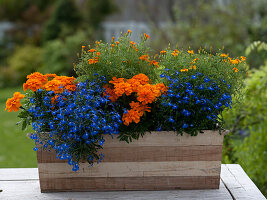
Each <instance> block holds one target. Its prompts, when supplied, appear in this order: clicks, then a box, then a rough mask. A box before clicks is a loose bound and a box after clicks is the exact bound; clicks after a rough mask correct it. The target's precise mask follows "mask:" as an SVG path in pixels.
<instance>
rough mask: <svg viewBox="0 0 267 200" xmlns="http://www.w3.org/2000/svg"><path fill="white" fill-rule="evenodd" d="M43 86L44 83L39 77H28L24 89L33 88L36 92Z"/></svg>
mask: <svg viewBox="0 0 267 200" xmlns="http://www.w3.org/2000/svg"><path fill="white" fill-rule="evenodd" d="M42 86H43V83H42V82H41V81H40V80H38V79H28V80H27V81H26V83H24V84H23V90H24V91H26V90H32V91H33V92H36V91H37V90H38V89H40V88H41V87H42Z"/></svg>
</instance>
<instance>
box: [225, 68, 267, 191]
mask: <svg viewBox="0 0 267 200" xmlns="http://www.w3.org/2000/svg"><path fill="white" fill-rule="evenodd" d="M224 118H225V120H226V124H227V125H228V127H229V129H230V128H231V129H232V130H231V132H232V134H231V135H230V136H228V137H227V138H226V144H225V146H226V148H225V151H224V155H225V156H224V158H225V159H224V161H226V162H238V163H240V164H241V165H242V167H243V168H244V170H245V171H246V173H247V174H248V175H249V176H250V178H251V179H252V180H253V181H254V182H255V184H256V185H257V186H258V187H259V188H260V190H261V191H262V192H263V193H264V194H265V195H267V188H266V185H267V176H266V174H267V170H266V169H267V168H266V166H265V165H266V162H267V156H266V152H267V65H265V66H263V67H262V68H261V69H259V70H254V71H252V72H250V73H249V77H248V78H247V80H246V88H245V90H244V99H243V100H242V101H241V102H240V103H239V104H236V105H235V106H234V107H233V109H232V110H231V111H227V112H226V113H224Z"/></svg>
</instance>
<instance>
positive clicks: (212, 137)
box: [104, 130, 224, 148]
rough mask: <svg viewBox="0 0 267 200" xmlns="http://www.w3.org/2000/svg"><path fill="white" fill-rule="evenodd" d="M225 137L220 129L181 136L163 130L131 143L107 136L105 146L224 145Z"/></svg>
mask: <svg viewBox="0 0 267 200" xmlns="http://www.w3.org/2000/svg"><path fill="white" fill-rule="evenodd" d="M223 137H224V134H222V135H219V131H209V130H207V131H205V132H204V133H199V134H198V135H197V136H191V135H189V134H186V133H184V134H183V135H182V136H181V135H177V134H176V133H175V132H173V131H170V132H167V131H161V132H151V133H147V134H145V135H144V137H142V138H139V140H133V141H132V142H130V143H129V144H128V143H126V142H124V141H119V140H117V139H112V138H111V136H105V140H106V141H105V143H104V147H105V148H106V147H118V146H120V147H134V146H156V147H157V146H193V145H222V142H223Z"/></svg>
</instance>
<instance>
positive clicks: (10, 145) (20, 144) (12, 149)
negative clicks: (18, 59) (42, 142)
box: [0, 88, 37, 168]
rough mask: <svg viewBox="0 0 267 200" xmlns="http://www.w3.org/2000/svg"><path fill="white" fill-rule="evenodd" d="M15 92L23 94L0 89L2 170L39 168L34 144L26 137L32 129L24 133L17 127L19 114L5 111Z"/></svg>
mask: <svg viewBox="0 0 267 200" xmlns="http://www.w3.org/2000/svg"><path fill="white" fill-rule="evenodd" d="M15 91H20V92H22V91H21V90H20V89H18V88H5V89H0V168H13V167H16V168H20V167H37V161H36V153H35V152H34V151H33V150H32V149H33V147H34V142H33V141H32V140H31V139H29V138H27V137H26V134H27V133H28V132H32V129H30V127H29V128H28V130H26V131H22V130H21V127H20V126H17V125H16V123H17V122H18V121H19V118H18V117H17V114H18V113H15V112H11V113H9V112H7V111H4V109H5V102H6V99H7V98H8V97H11V96H12V95H13V93H14V92H15Z"/></svg>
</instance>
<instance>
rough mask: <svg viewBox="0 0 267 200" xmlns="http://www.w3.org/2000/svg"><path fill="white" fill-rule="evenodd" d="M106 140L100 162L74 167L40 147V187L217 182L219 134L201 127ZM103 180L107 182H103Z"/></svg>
mask: <svg viewBox="0 0 267 200" xmlns="http://www.w3.org/2000/svg"><path fill="white" fill-rule="evenodd" d="M105 140H106V141H105V144H104V149H103V153H104V154H105V159H104V162H101V163H100V164H99V165H97V164H95V165H94V166H93V167H89V164H88V163H84V162H82V163H80V170H79V171H77V172H73V171H72V170H71V166H69V165H68V164H66V163H64V162H62V161H60V160H58V159H56V156H55V153H54V152H46V151H42V150H39V151H38V152H37V159H38V168H39V177H40V183H41V190H42V191H68V190H70V191H86V189H87V190H101V188H102V190H116V187H117V190H139V189H142V190H153V188H154V189H155V190H167V189H175V188H176V189H177V188H182V189H197V188H199V189H203V188H206V189H208V188H218V187H219V177H220V170H221V154H222V142H223V135H219V133H218V132H214V131H206V132H205V133H204V134H199V135H198V136H197V137H194V136H193V137H192V136H190V135H188V134H184V135H183V136H181V135H178V136H177V135H176V133H174V132H152V133H151V134H150V133H147V134H146V135H145V136H144V137H143V138H140V139H139V140H135V141H133V142H132V143H130V144H127V143H126V142H121V141H119V140H118V139H116V138H115V139H112V138H111V137H110V136H106V137H105ZM155 177H156V178H155ZM186 177H188V178H186ZM200 177H202V178H200ZM137 180H138V181H137ZM157 180H160V182H158V181H157ZM173 180H175V181H173ZM90 183H91V185H90ZM105 183H108V185H112V187H111V188H109V187H107V186H106V184H105ZM137 183H138V184H137ZM162 183H164V184H162ZM166 183H168V184H166ZM101 184H102V187H101ZM189 185H190V186H189Z"/></svg>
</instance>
